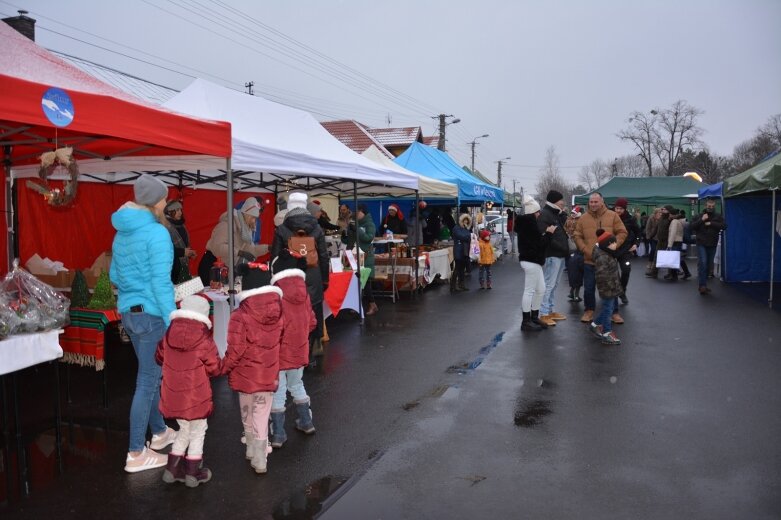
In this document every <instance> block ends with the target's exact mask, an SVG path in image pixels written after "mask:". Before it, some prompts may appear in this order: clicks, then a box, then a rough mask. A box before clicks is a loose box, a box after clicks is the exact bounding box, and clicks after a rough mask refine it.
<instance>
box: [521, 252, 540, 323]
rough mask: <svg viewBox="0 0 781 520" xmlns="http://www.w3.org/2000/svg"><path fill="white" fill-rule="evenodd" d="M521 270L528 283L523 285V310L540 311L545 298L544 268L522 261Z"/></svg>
mask: <svg viewBox="0 0 781 520" xmlns="http://www.w3.org/2000/svg"><path fill="white" fill-rule="evenodd" d="M521 269H523V272H524V275H525V276H526V281H525V282H524V285H523V298H522V299H521V310H522V311H523V312H529V311H538V310H540V304H541V303H542V297H543V296H545V277H544V276H543V274H542V266H541V265H540V264H535V263H534V262H525V261H523V260H521Z"/></svg>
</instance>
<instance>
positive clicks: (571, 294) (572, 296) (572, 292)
mask: <svg viewBox="0 0 781 520" xmlns="http://www.w3.org/2000/svg"><path fill="white" fill-rule="evenodd" d="M567 299H568V300H569V301H571V302H575V301H577V300H576V299H575V288H574V287H570V288H569V296H567Z"/></svg>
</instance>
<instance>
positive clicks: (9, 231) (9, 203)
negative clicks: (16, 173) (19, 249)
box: [3, 145, 16, 271]
mask: <svg viewBox="0 0 781 520" xmlns="http://www.w3.org/2000/svg"><path fill="white" fill-rule="evenodd" d="M3 150H4V152H5V160H4V161H3V163H4V165H5V229H6V247H7V248H8V251H7V253H8V258H7V261H8V265H7V266H6V267H7V271H10V270H11V269H13V266H14V255H15V253H14V247H15V246H16V244H14V232H15V231H16V227H15V226H14V196H13V186H14V179H13V176H12V174H11V152H12V151H13V148H12V147H11V146H10V145H6V146H4V147H3Z"/></svg>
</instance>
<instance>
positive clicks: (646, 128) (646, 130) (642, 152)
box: [617, 110, 659, 177]
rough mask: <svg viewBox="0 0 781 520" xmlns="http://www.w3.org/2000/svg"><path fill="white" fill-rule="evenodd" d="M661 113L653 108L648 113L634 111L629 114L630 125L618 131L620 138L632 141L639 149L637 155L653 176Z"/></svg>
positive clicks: (649, 174) (650, 175)
mask: <svg viewBox="0 0 781 520" xmlns="http://www.w3.org/2000/svg"><path fill="white" fill-rule="evenodd" d="M658 116H659V113H658V112H657V111H656V110H651V112H649V113H648V114H646V113H644V112H639V111H634V112H632V113H631V114H630V115H629V120H628V123H629V126H628V127H627V128H625V129H623V130H621V131H619V132H618V134H617V135H618V138H619V139H621V140H622V141H628V142H630V143H632V144H633V145H634V147H635V149H636V150H637V156H638V157H640V158H641V159H642V160H643V162H644V163H645V166H646V169H647V172H648V176H649V177H652V176H653V173H654V170H653V163H654V152H655V151H656V143H657V141H658V138H659V137H658V129H657V123H658V120H659V117H658Z"/></svg>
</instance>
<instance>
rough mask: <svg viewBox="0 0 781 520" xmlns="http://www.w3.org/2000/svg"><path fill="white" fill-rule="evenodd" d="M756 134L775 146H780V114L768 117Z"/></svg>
mask: <svg viewBox="0 0 781 520" xmlns="http://www.w3.org/2000/svg"><path fill="white" fill-rule="evenodd" d="M757 132H758V133H759V134H761V135H762V136H764V137H767V138H768V139H770V140H771V141H772V142H773V143H775V145H776V146H781V114H776V115H774V116H770V117H769V118H768V120H767V122H766V123H765V124H764V125H762V126H760V127H759V128H758V129H757Z"/></svg>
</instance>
